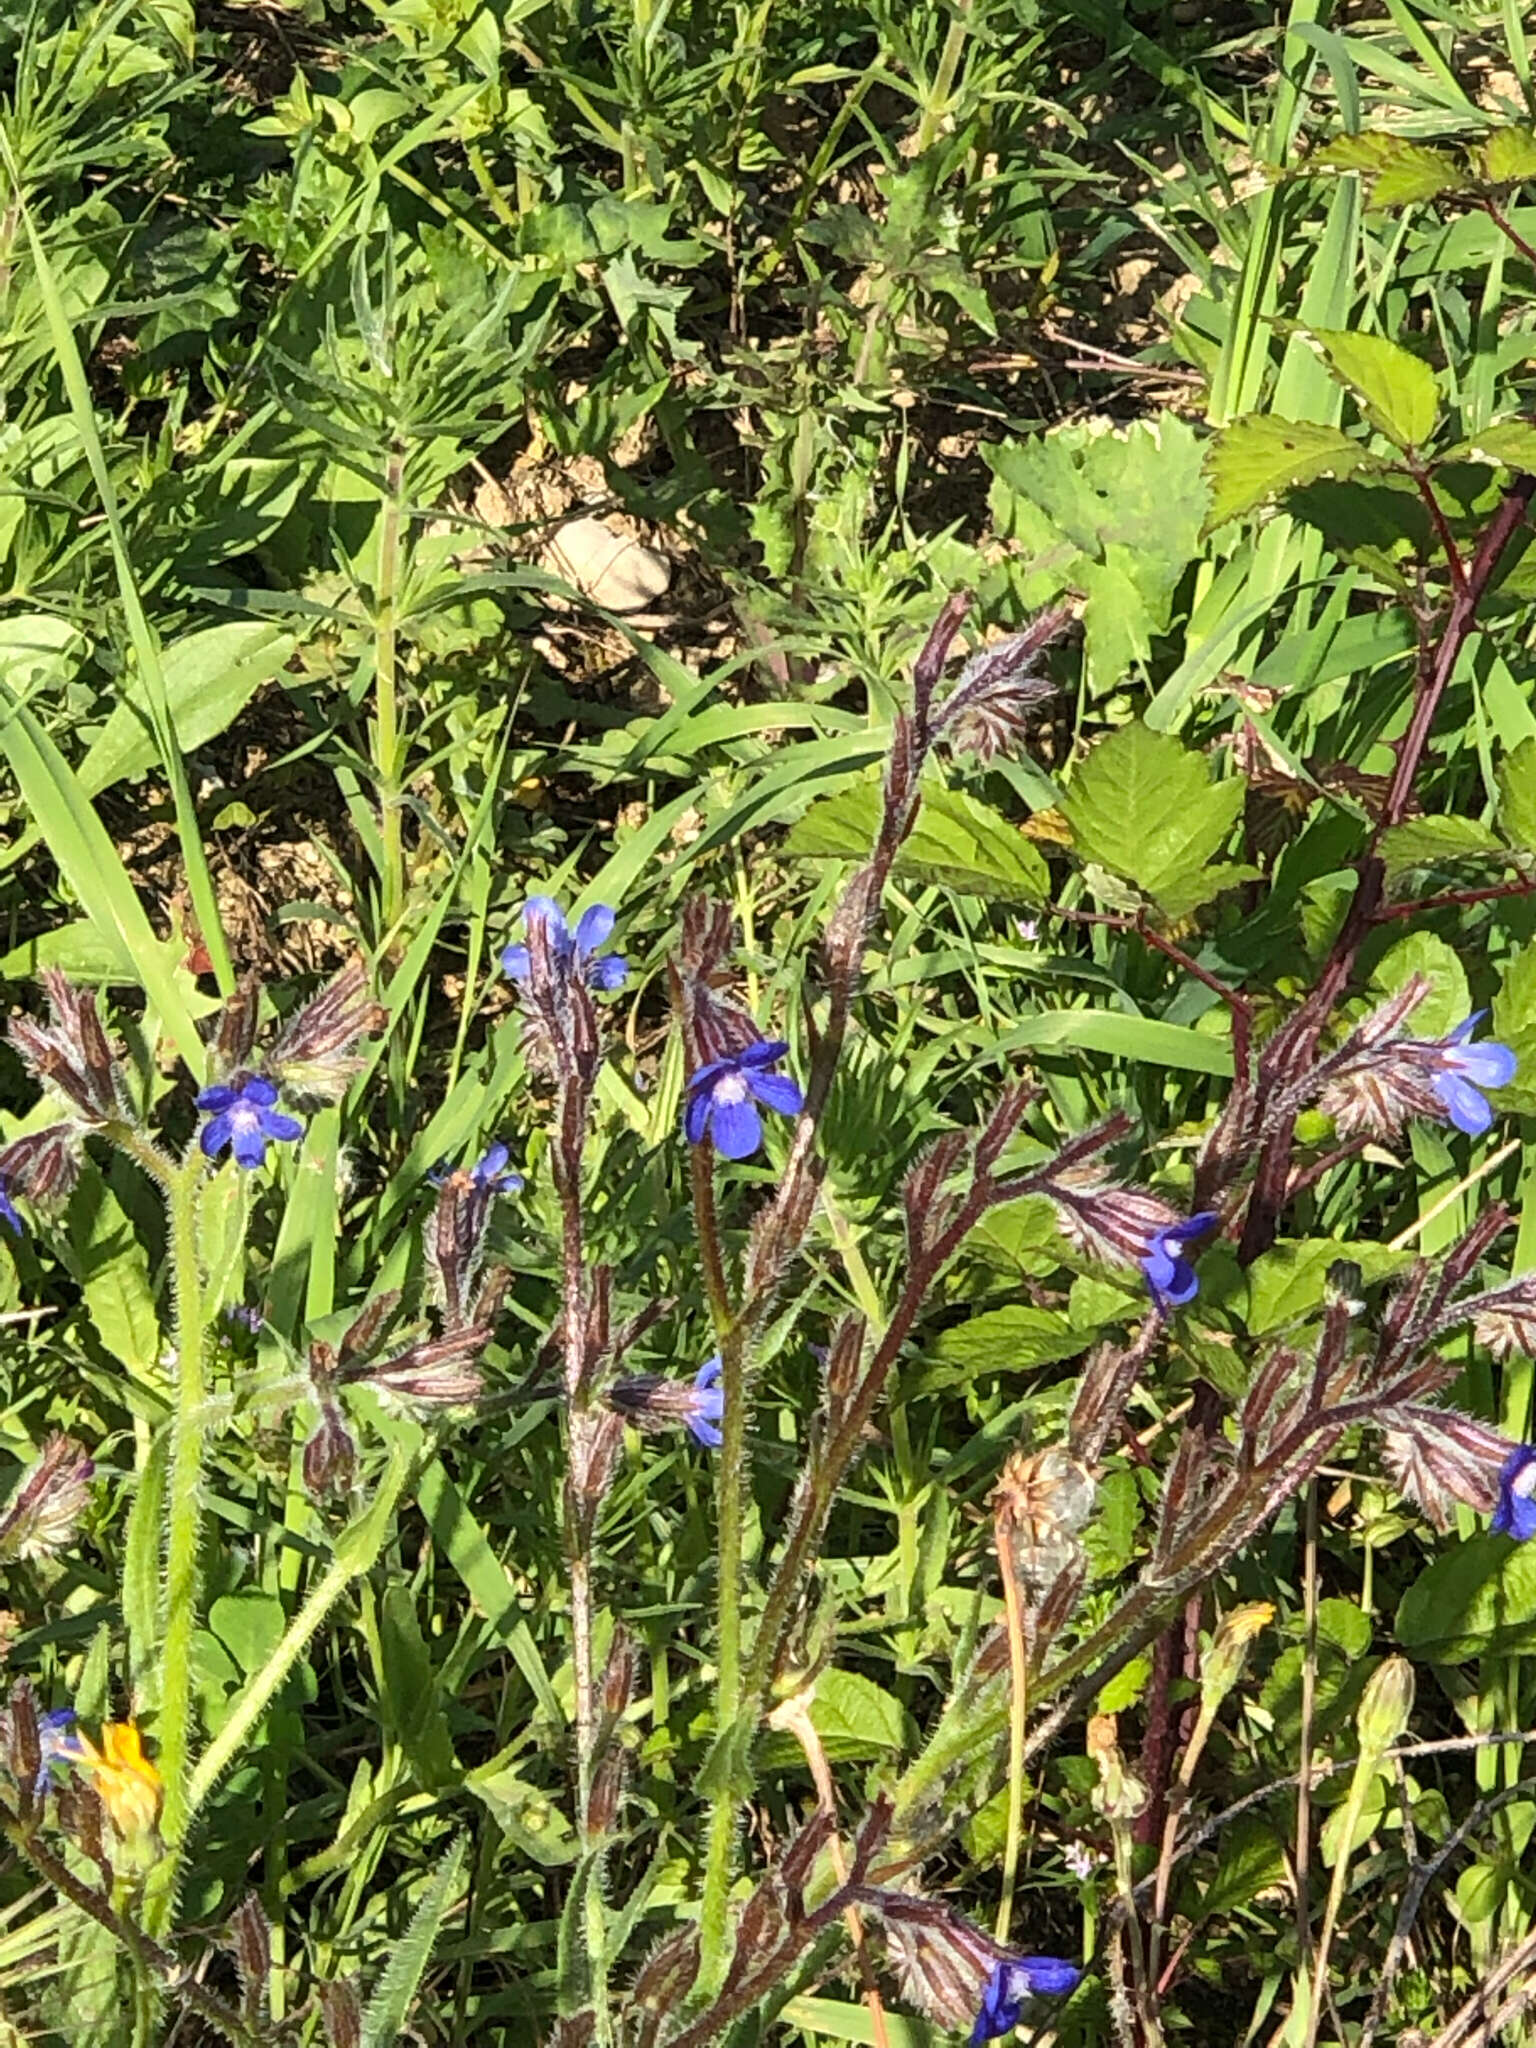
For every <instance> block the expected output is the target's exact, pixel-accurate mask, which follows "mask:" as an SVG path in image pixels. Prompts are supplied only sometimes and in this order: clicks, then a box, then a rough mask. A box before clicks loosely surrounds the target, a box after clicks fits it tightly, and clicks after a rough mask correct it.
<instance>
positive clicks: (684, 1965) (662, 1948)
mask: <svg viewBox="0 0 1536 2048" xmlns="http://www.w3.org/2000/svg"><path fill="white" fill-rule="evenodd" d="M698 1974H699V1930H698V1928H697V1927H694V1926H686V1927H679V1928H678V1929H677V1930H676V1931H675V1932H674V1933H672V1934H668V1935H666V1936H664V1937H663V1939H662V1940H661V1941H659V1942H658V1943H657V1944H656V1946H655V1947H654V1948H653V1949H652V1950H651V1952H650V1954H649V1955H648V1956H647V1957H646V1959H645V1961H644V1962H643V1963H642V1964H641V1965H640V1974H639V1975H638V1976H637V1977H636V1979H635V1983H634V1989H633V1991H632V1992H631V1993H630V2002H631V2003H632V2004H634V2005H637V2006H639V2007H640V2008H641V2009H642V2010H643V2011H645V2012H654V2013H668V2012H676V2011H678V2010H680V2008H681V2006H682V2003H683V2000H684V1999H685V1998H686V1997H687V1996H688V1993H689V1992H690V1991H691V1990H692V1989H693V1980H694V1978H695V1977H697V1975H698Z"/></svg>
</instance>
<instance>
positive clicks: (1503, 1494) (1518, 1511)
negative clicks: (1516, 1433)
mask: <svg viewBox="0 0 1536 2048" xmlns="http://www.w3.org/2000/svg"><path fill="white" fill-rule="evenodd" d="M1489 1527H1490V1528H1491V1529H1492V1530H1493V1532H1494V1534H1495V1535H1496V1536H1513V1537H1515V1538H1517V1540H1518V1541H1520V1542H1521V1543H1523V1542H1525V1541H1526V1539H1527V1538H1528V1537H1531V1536H1536V1444H1516V1445H1515V1448H1514V1449H1513V1450H1512V1451H1511V1452H1510V1454H1509V1456H1508V1457H1507V1458H1506V1459H1505V1460H1504V1469H1503V1470H1502V1471H1501V1472H1500V1474H1499V1504H1498V1506H1497V1507H1496V1508H1495V1509H1494V1511H1493V1520H1492V1522H1491V1523H1490V1524H1489Z"/></svg>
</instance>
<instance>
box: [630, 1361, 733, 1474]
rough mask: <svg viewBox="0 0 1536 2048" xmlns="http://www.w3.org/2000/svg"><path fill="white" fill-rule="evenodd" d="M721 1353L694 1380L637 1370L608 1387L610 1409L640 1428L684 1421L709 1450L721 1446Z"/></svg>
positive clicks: (699, 1370) (695, 1437) (694, 1435)
mask: <svg viewBox="0 0 1536 2048" xmlns="http://www.w3.org/2000/svg"><path fill="white" fill-rule="evenodd" d="M720 1373H721V1365H720V1356H719V1353H718V1352H717V1353H716V1354H715V1356H714V1357H713V1358H710V1359H706V1360H705V1362H704V1364H703V1365H701V1366H700V1367H699V1369H698V1371H697V1372H696V1373H695V1374H694V1376H693V1378H692V1379H691V1380H681V1379H669V1378H667V1376H666V1375H665V1374H664V1373H635V1374H632V1375H631V1376H630V1377H628V1378H626V1379H617V1380H615V1381H614V1382H613V1384H612V1385H611V1386H610V1387H609V1388H608V1391H607V1397H606V1398H607V1401H608V1405H609V1407H610V1408H613V1409H614V1410H615V1411H616V1412H617V1413H618V1414H620V1415H622V1416H623V1417H624V1419H625V1421H626V1422H632V1423H634V1425H635V1427H636V1428H637V1429H643V1430H659V1429H671V1428H674V1427H676V1426H677V1425H679V1424H681V1425H682V1427H683V1428H685V1429H687V1430H688V1431H689V1432H690V1433H691V1434H692V1436H693V1438H694V1441H695V1442H696V1443H700V1444H702V1445H703V1446H704V1448H705V1450H707V1451H717V1450H719V1448H720V1443H721V1437H720V1424H721V1422H722V1421H723V1420H724V1419H725V1389H724V1388H723V1387H722V1386H721V1384H720Z"/></svg>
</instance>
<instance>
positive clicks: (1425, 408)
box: [1310, 327, 1440, 448]
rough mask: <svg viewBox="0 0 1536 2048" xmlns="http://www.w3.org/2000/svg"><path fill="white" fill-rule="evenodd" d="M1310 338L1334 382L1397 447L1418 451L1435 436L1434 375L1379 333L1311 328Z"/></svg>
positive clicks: (1436, 397) (1436, 399)
mask: <svg viewBox="0 0 1536 2048" xmlns="http://www.w3.org/2000/svg"><path fill="white" fill-rule="evenodd" d="M1310 332H1311V337H1312V340H1313V341H1314V342H1316V344H1317V346H1318V348H1319V349H1320V350H1321V351H1322V354H1323V360H1324V361H1325V362H1326V363H1327V365H1328V368H1329V369H1330V370H1331V371H1332V373H1333V375H1334V377H1335V379H1336V380H1337V381H1338V382H1339V383H1340V384H1342V385H1343V386H1344V387H1345V389H1346V390H1348V391H1351V392H1353V393H1354V395H1355V397H1356V398H1357V399H1358V400H1359V402H1360V406H1361V410H1362V411H1363V412H1364V414H1365V416H1366V418H1367V419H1368V420H1369V421H1370V423H1371V425H1372V426H1373V427H1375V428H1376V430H1377V431H1378V433H1382V434H1385V435H1386V437H1387V439H1388V440H1389V441H1395V442H1396V444H1397V446H1398V447H1399V448H1422V447H1424V446H1425V445H1426V444H1427V443H1428V442H1429V440H1430V439H1431V437H1432V436H1433V434H1434V431H1435V422H1436V420H1437V419H1438V418H1439V416H1440V396H1439V393H1438V392H1437V391H1436V389H1435V373H1434V371H1433V370H1431V369H1430V367H1429V365H1428V363H1421V362H1420V361H1419V359H1418V357H1417V356H1414V355H1410V354H1409V353H1408V351H1407V349H1405V348H1400V347H1399V346H1398V344H1397V343H1396V342H1395V341H1388V340H1387V338H1386V336H1385V335H1382V334H1351V333H1350V332H1349V330H1348V329H1347V328H1342V327H1314V328H1312V329H1311V330H1310Z"/></svg>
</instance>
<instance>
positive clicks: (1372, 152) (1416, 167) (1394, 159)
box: [1307, 134, 1471, 206]
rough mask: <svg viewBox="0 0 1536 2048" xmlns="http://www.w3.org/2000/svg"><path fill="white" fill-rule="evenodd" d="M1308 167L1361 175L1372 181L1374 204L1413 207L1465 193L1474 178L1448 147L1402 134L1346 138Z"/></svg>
mask: <svg viewBox="0 0 1536 2048" xmlns="http://www.w3.org/2000/svg"><path fill="white" fill-rule="evenodd" d="M1307 167H1308V169H1314V168H1315V169H1318V170H1327V171H1359V172H1361V173H1362V175H1363V176H1365V177H1367V178H1369V180H1370V187H1371V204H1372V206H1409V205H1411V204H1412V203H1413V202H1414V201H1415V200H1423V199H1439V198H1440V197H1441V196H1442V195H1443V194H1444V193H1447V192H1464V191H1466V190H1467V189H1468V187H1469V185H1470V183H1471V180H1470V179H1469V178H1468V176H1467V174H1466V172H1465V171H1464V170H1463V169H1462V167H1461V165H1460V164H1459V163H1458V162H1457V161H1456V159H1455V157H1453V156H1451V155H1450V154H1449V153H1448V152H1447V151H1445V150H1443V149H1431V148H1429V147H1428V146H1427V145H1426V144H1425V143H1422V142H1409V141H1408V140H1407V138H1406V137H1405V136H1402V135H1382V134H1366V135H1341V136H1339V138H1338V139H1337V141H1334V142H1330V143H1329V144H1328V146H1327V148H1326V149H1320V150H1318V151H1317V152H1316V154H1315V155H1314V156H1312V157H1311V158H1310V159H1309V161H1308V166H1307Z"/></svg>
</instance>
